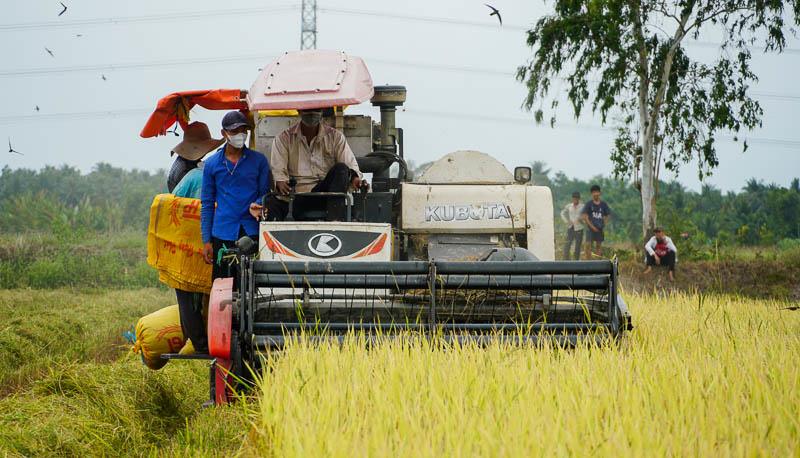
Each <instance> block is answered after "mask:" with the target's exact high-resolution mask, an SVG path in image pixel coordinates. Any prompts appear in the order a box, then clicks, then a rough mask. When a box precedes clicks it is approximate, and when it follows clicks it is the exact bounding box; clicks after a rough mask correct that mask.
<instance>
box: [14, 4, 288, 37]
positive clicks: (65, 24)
mask: <svg viewBox="0 0 800 458" xmlns="http://www.w3.org/2000/svg"><path fill="white" fill-rule="evenodd" d="M297 9H298V6H297V5H293V4H280V5H275V6H274V7H270V8H242V9H225V10H211V11H195V12H191V11H183V12H180V13H167V14H151V15H147V16H121V17H110V18H95V19H78V20H72V21H47V22H24V23H15V24H0V32H9V31H15V30H39V29H55V28H73V27H84V26H97V25H114V24H132V23H139V22H155V23H158V22H182V21H192V20H198V19H204V18H207V17H219V16H243V15H248V14H267V13H281V12H285V11H292V10H297Z"/></svg>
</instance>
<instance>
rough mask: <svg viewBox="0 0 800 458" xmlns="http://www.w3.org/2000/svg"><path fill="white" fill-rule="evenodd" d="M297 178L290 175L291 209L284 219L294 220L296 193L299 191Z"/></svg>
mask: <svg viewBox="0 0 800 458" xmlns="http://www.w3.org/2000/svg"><path fill="white" fill-rule="evenodd" d="M296 188H297V178H295V177H289V211H288V212H287V213H286V218H284V221H294V197H295V196H294V195H295V193H297V189H296Z"/></svg>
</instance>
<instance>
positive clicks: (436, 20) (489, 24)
mask: <svg viewBox="0 0 800 458" xmlns="http://www.w3.org/2000/svg"><path fill="white" fill-rule="evenodd" d="M319 10H320V11H322V12H326V13H332V14H341V15H348V16H371V17H380V18H385V19H400V20H404V21H410V22H425V23H431V24H446V25H456V26H471V27H482V28H491V29H495V30H498V31H506V32H508V31H512V32H527V31H528V30H530V29H531V27H530V26H529V27H526V26H522V25H512V24H504V25H503V26H502V27H499V26H498V25H497V23H495V22H493V21H468V20H463V19H450V18H443V17H436V16H418V15H411V14H397V13H387V12H384V11H370V10H357V9H350V8H320V9H319ZM684 43H685V44H686V46H690V47H693V46H698V47H704V48H719V47H720V46H721V43H715V42H711V41H702V40H696V41H691V40H690V41H685V42H684ZM748 48H749V49H753V47H752V46H750V47H748ZM783 52H784V53H787V54H800V49H796V48H784V49H783Z"/></svg>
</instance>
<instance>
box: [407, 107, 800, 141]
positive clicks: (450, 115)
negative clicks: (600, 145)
mask: <svg viewBox="0 0 800 458" xmlns="http://www.w3.org/2000/svg"><path fill="white" fill-rule="evenodd" d="M404 114H409V115H412V116H414V115H419V116H428V117H436V118H440V119H464V120H469V121H480V122H485V121H488V122H499V123H507V122H511V123H515V124H525V125H528V126H533V127H538V128H545V129H549V128H551V127H550V126H549V125H545V124H537V123H536V122H535V121H534V120H533V119H532V118H523V117H519V116H496V115H486V114H480V113H464V112H450V111H436V110H426V109H416V108H406V110H405V112H404ZM552 129H562V130H577V131H584V132H585V131H587V130H590V131H595V132H607V133H613V132H614V131H615V130H616V129H615V128H614V127H609V126H598V125H591V124H581V125H568V124H555V126H553V127H552ZM716 137H717V138H723V139H725V140H730V141H734V136H733V135H728V134H718V135H716ZM735 138H737V140H736V141H739V142H741V141H747V143H748V144H766V145H775V146H784V147H787V148H792V149H794V148H797V149H800V140H789V139H782V138H768V137H746V136H743V135H739V136H736V137H735Z"/></svg>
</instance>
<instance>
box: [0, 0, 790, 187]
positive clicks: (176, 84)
mask: <svg viewBox="0 0 800 458" xmlns="http://www.w3.org/2000/svg"><path fill="white" fill-rule="evenodd" d="M64 3H66V4H67V5H68V6H69V10H68V11H67V12H66V14H64V15H63V16H61V17H60V18H59V17H57V15H58V12H59V11H60V9H61V7H60V5H59V4H58V1H49V0H48V1H43V0H37V1H35V2H15V4H14V8H6V9H5V10H4V14H3V18H2V23H0V57H1V59H0V95H2V97H1V98H0V100H1V102H0V138H2V139H3V140H5V139H6V138H7V137H10V138H11V141H12V143H13V147H14V149H16V150H18V151H20V152H21V153H23V154H24V155H17V154H10V153H9V154H6V153H5V149H4V150H3V153H2V155H1V156H0V167H2V166H5V165H6V164H8V165H9V166H11V167H12V168H17V167H28V168H40V167H42V166H44V165H60V164H69V165H74V166H77V167H79V168H80V169H81V170H84V171H88V170H91V167H92V166H93V165H94V164H96V163H97V162H100V161H104V162H109V163H111V164H114V165H117V166H122V167H126V168H133V167H136V168H140V169H148V170H155V169H159V168H167V167H168V166H169V164H170V162H171V159H170V157H169V151H170V149H171V148H172V147H173V146H174V145H175V144H176V143H177V141H178V140H179V139H178V138H176V137H173V136H167V137H159V138H155V139H153V138H151V139H142V138H140V137H139V131H140V130H141V128H142V126H143V125H144V122H145V121H146V120H147V117H148V115H149V113H150V112H151V111H152V109H153V108H154V106H155V103H156V101H157V100H158V99H159V98H160V97H162V96H164V95H166V94H168V93H170V92H173V91H177V90H190V89H210V88H244V89H246V88H249V87H250V84H251V83H252V81H253V80H254V79H255V77H256V75H257V71H258V68H260V67H263V66H264V65H265V64H266V63H267V62H269V61H270V60H271V58H272V57H273V56H275V55H276V54H277V53H280V52H283V51H287V50H295V49H298V48H299V42H300V1H299V0H297V1H288V0H287V1H280V0H274V1H264V0H262V1H255V0H246V1H239V0H237V1H235V2H227V3H225V4H223V3H220V2H217V1H211V0H192V1H188V0H182V1H175V0H173V1H169V2H164V1H155V0H138V1H136V2H109V1H101V0H70V1H66V0H65V2H64ZM483 3H484V2H483V1H466V0H447V1H445V0H439V1H430V0H428V1H418V0H410V1H406V2H396V1H392V2H385V1H375V0H371V1H370V0H348V1H346V2H345V1H344V0H338V1H328V0H319V3H318V5H319V8H320V10H319V12H318V21H317V26H318V38H317V47H318V48H320V49H339V50H344V51H346V52H348V53H349V54H353V55H358V56H361V57H363V58H364V59H365V61H366V63H367V66H368V67H369V69H370V72H371V73H372V77H373V81H374V82H375V84H376V85H377V84H384V83H388V84H403V85H405V86H406V87H407V88H408V103H407V105H406V111H405V112H401V113H399V114H398V125H399V126H400V127H403V128H404V130H405V142H406V148H405V151H406V157H407V159H411V160H414V161H415V162H417V163H420V162H425V161H429V160H433V159H436V158H438V157H440V156H442V155H444V154H446V153H448V152H451V151H454V150H458V149H475V150H479V151H483V152H486V153H489V154H491V155H493V156H495V157H497V158H498V159H500V160H501V161H502V162H503V163H504V164H505V165H506V166H507V167H509V168H513V167H514V166H515V165H521V164H526V163H529V162H532V161H535V160H541V161H545V162H546V163H547V164H548V165H549V166H550V167H551V168H552V169H554V170H563V171H564V172H565V173H566V174H567V175H570V176H576V177H581V178H588V177H591V176H593V175H596V174H601V173H602V174H607V173H609V172H610V170H611V163H610V161H609V159H608V157H609V150H610V148H611V144H612V133H611V132H609V131H608V130H607V129H603V128H601V126H600V122H599V120H598V119H597V118H594V117H591V116H584V117H583V118H581V119H580V120H579V121H577V122H576V121H575V120H574V119H572V117H571V116H570V115H569V113H568V112H567V111H564V112H563V114H562V116H561V117H560V118H559V122H558V124H557V125H556V128H555V129H551V128H549V127H544V126H536V125H535V124H534V122H533V120H532V115H531V114H529V113H526V112H524V111H523V110H521V108H520V105H521V102H522V100H523V98H524V96H525V88H524V87H523V86H522V85H521V84H520V83H518V82H516V81H515V79H514V77H513V73H514V71H515V69H516V67H517V66H518V65H520V64H523V63H524V62H525V61H526V60H527V58H528V57H529V55H530V50H529V48H527V47H526V46H525V34H524V31H523V30H524V27H526V26H529V25H530V24H532V23H534V22H535V21H536V20H537V19H538V18H539V17H541V16H542V15H543V14H545V13H546V12H547V11H548V10H549V5H548V4H546V3H543V2H541V1H522V0H495V1H494V3H493V4H494V5H495V6H496V7H498V8H499V9H500V10H501V12H502V15H503V19H504V22H505V24H506V26H504V27H503V28H500V27H499V26H497V25H496V23H495V22H494V18H489V17H488V10H487V8H486V7H485V6H484V5H483ZM223 5H230V9H228V10H224V9H222V6H223ZM214 13H217V14H214ZM223 13H224V14H223ZM398 16H399V17H398ZM402 16H405V18H404V17H402ZM409 16H414V17H417V18H420V17H424V18H436V19H444V20H445V21H450V23H447V22H442V21H433V20H431V21H425V20H419V19H417V20H412V19H410V18H409ZM465 23H466V24H465ZM712 39H713V37H710V38H709V37H706V40H707V41H708V40H712ZM45 47H47V48H48V49H50V50H51V51H52V52H53V54H54V57H51V56H50V55H49V54H48V53H47V52H46V51H45ZM789 47H790V48H792V49H790V50H789V52H787V53H785V54H783V55H769V56H758V57H756V58H755V62H754V64H755V65H754V68H755V69H756V71H757V72H758V74H759V76H760V78H761V80H760V82H759V84H758V85H757V86H756V87H754V88H753V91H754V93H757V94H758V96H757V98H758V99H759V100H760V101H761V103H762V105H763V107H764V111H765V114H764V127H763V128H761V129H759V130H757V131H754V132H751V133H749V134H747V135H746V136H745V137H748V138H749V139H750V149H749V150H748V151H747V152H746V153H744V154H743V153H742V152H741V144H737V143H733V142H732V141H731V139H730V137H728V136H726V137H724V138H721V139H720V141H719V147H718V149H719V154H720V161H721V166H720V167H719V168H718V169H717V171H716V172H715V174H714V176H712V177H711V178H710V179H708V180H707V181H708V182H710V183H712V184H714V185H716V186H718V187H720V188H722V189H724V190H738V189H740V188H741V187H742V186H743V185H744V183H745V181H746V180H747V179H748V178H750V177H755V178H758V179H762V180H764V181H766V182H775V183H778V184H781V185H784V186H785V185H788V184H789V182H790V181H791V179H792V178H793V177H797V176H800V132H799V131H798V129H797V127H796V126H797V119H798V117H800V89H797V88H796V84H794V82H795V81H796V75H797V74H798V73H800V43H798V41H797V40H796V39H791V40H790V41H789ZM693 52H695V53H698V55H701V56H702V55H703V53H705V55H706V56H710V55H711V54H710V53H711V52H713V51H712V50H710V49H708V48H703V47H696V48H694V49H693ZM103 75H105V77H106V80H105V81H104V80H103V79H102V76H103ZM37 105H38V106H39V109H40V111H38V112H37V111H35V107H36V106H37ZM562 105H566V104H565V103H564V104H562ZM354 112H358V113H369V114H372V115H374V117H375V118H377V111H376V110H373V109H372V108H371V107H370V106H369V105H368V104H366V105H362V106H360V107H358V108H356V109H355V110H354ZM221 115H222V114H221V113H220V112H209V111H200V110H198V109H195V110H194V111H193V119H195V120H202V121H205V122H207V123H208V124H209V126H211V129H212V133H216V132H217V131H218V129H219V128H218V126H219V120H220V118H221ZM666 178H669V176H667V177H666ZM679 180H680V181H681V182H683V183H684V184H686V185H687V186H689V187H691V188H694V189H697V188H698V187H699V182H698V180H697V178H696V173H695V170H694V168H693V167H692V166H687V167H686V168H685V169H684V170H683V173H682V174H681V175H680V177H679Z"/></svg>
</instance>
